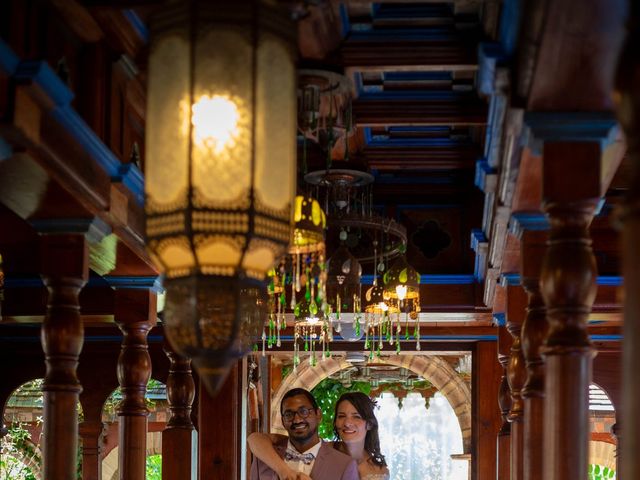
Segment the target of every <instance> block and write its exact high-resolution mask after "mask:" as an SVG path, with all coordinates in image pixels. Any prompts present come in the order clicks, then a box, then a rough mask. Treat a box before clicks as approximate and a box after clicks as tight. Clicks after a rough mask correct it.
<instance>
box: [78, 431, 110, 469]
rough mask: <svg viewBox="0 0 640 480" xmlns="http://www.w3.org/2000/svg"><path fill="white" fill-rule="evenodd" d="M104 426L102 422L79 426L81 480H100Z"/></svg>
mask: <svg viewBox="0 0 640 480" xmlns="http://www.w3.org/2000/svg"><path fill="white" fill-rule="evenodd" d="M105 433H106V425H105V424H104V423H103V422H102V420H93V421H87V420H85V421H84V422H82V423H81V424H80V437H81V438H82V480H102V450H103V443H104V434H105Z"/></svg>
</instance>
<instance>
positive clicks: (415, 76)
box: [383, 71, 453, 82]
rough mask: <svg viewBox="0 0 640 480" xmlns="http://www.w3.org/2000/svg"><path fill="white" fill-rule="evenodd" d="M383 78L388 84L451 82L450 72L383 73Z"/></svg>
mask: <svg viewBox="0 0 640 480" xmlns="http://www.w3.org/2000/svg"><path fill="white" fill-rule="evenodd" d="M383 78H384V79H385V80H387V81H389V82H413V81H429V80H439V81H442V80H445V81H446V80H450V81H453V73H452V72H447V71H443V72H384V73H383Z"/></svg>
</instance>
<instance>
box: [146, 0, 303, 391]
mask: <svg viewBox="0 0 640 480" xmlns="http://www.w3.org/2000/svg"><path fill="white" fill-rule="evenodd" d="M294 30H295V29H294V25H293V24H292V23H291V21H290V18H289V15H288V14H287V12H285V11H283V10H281V9H280V7H278V6H277V5H276V3H275V2H267V1H264V0H251V1H249V2H233V1H230V0H215V1H206V2H205V1H198V0H190V1H180V2H171V3H168V4H167V5H166V6H165V7H163V8H162V9H160V10H159V11H158V13H157V14H156V16H155V17H154V18H153V20H152V23H151V33H152V41H151V44H150V55H149V84H148V91H147V92H148V95H147V98H148V106H147V128H146V135H147V137H146V146H147V155H146V162H145V177H146V178H145V180H146V183H145V189H146V203H145V210H146V214H147V223H146V231H147V241H148V247H149V249H150V251H151V253H152V255H153V258H154V260H155V261H156V263H157V265H158V267H159V268H160V269H161V270H162V271H163V272H164V275H165V278H166V280H165V287H166V290H167V300H166V308H165V316H164V325H165V333H166V335H167V338H168V340H169V341H170V343H171V345H172V347H173V348H174V349H175V350H176V352H178V353H179V354H181V355H184V356H187V357H190V358H191V359H192V360H193V364H194V366H195V368H196V370H197V372H198V375H199V377H200V378H201V380H202V381H203V383H204V385H205V386H206V387H207V389H208V390H209V392H211V393H212V394H213V393H215V392H216V391H217V389H218V388H219V387H220V386H221V385H222V382H223V381H224V379H225V377H226V375H227V372H228V370H229V368H230V366H231V365H232V364H233V363H234V362H235V361H236V360H237V359H238V358H240V357H241V356H242V355H243V354H244V353H245V352H246V350H247V349H248V347H250V345H251V343H252V340H253V338H254V337H257V335H258V334H259V329H260V326H261V325H262V324H263V323H264V321H265V319H266V316H267V311H266V298H265V297H266V295H265V294H266V285H265V282H264V280H265V276H266V274H267V272H268V271H269V269H270V268H272V266H273V264H274V263H275V262H276V261H277V260H278V259H279V258H280V257H281V256H282V254H283V253H285V251H286V249H287V245H288V243H289V240H290V237H291V203H292V200H293V198H294V195H295V171H296V158H295V130H296V111H295V103H294V102H295V88H296V74H295V67H294V56H295V53H296V44H295V38H294V36H293V35H292V33H291V32H293V31H294ZM212 46H215V48H213V47H212ZM273 85H277V88H274V87H273Z"/></svg>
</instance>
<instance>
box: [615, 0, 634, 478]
mask: <svg viewBox="0 0 640 480" xmlns="http://www.w3.org/2000/svg"><path fill="white" fill-rule="evenodd" d="M629 3H630V5H631V11H630V16H629V20H628V23H627V25H628V31H627V38H626V41H625V44H624V47H623V50H622V54H621V56H620V59H619V61H618V71H617V75H616V92H615V93H616V95H615V97H614V98H615V99H616V102H617V104H618V105H617V113H618V121H619V122H620V124H621V125H622V128H623V129H624V133H625V137H626V143H627V158H628V160H629V162H630V164H631V165H632V168H633V170H632V174H631V179H630V184H629V191H628V193H627V198H626V201H625V207H624V211H623V214H622V222H623V229H622V256H623V259H624V260H623V261H622V271H623V274H624V285H625V292H626V294H625V296H624V346H623V349H624V353H623V381H622V385H623V398H622V406H623V411H622V419H623V423H622V445H621V446H622V449H621V452H622V453H621V460H619V463H620V464H621V471H619V472H618V473H619V474H620V478H622V479H624V480H627V479H633V478H640V455H638V452H640V401H638V399H640V382H638V365H640V249H638V245H640V82H638V78H640V49H638V45H639V42H640V5H639V4H638V2H629ZM618 449H619V451H620V447H618Z"/></svg>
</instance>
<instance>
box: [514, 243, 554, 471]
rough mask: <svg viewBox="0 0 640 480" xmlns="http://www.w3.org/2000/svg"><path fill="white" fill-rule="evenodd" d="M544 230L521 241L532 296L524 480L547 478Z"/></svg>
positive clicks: (525, 349) (526, 344) (525, 331)
mask: <svg viewBox="0 0 640 480" xmlns="http://www.w3.org/2000/svg"><path fill="white" fill-rule="evenodd" d="M546 238H547V234H546V232H544V231H541V232H536V231H525V232H524V233H523V236H522V238H521V256H520V258H521V269H520V271H521V274H522V286H523V287H524V289H525V291H526V292H527V295H528V305H527V313H526V316H525V319H524V323H523V324H522V332H521V334H520V335H521V340H522V353H523V355H524V359H525V364H526V367H527V379H526V381H525V384H524V386H523V388H522V397H523V399H524V450H523V460H522V461H523V473H524V480H539V479H541V478H543V474H542V464H543V459H544V448H543V443H542V442H543V421H544V415H543V412H544V361H543V359H542V355H541V354H540V348H541V346H542V344H543V343H544V341H545V340H546V338H547V332H548V323H547V317H546V309H545V306H544V301H543V300H542V294H541V293H540V284H539V283H540V269H541V266H542V265H541V264H542V258H543V256H544V252H545V251H546Z"/></svg>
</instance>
